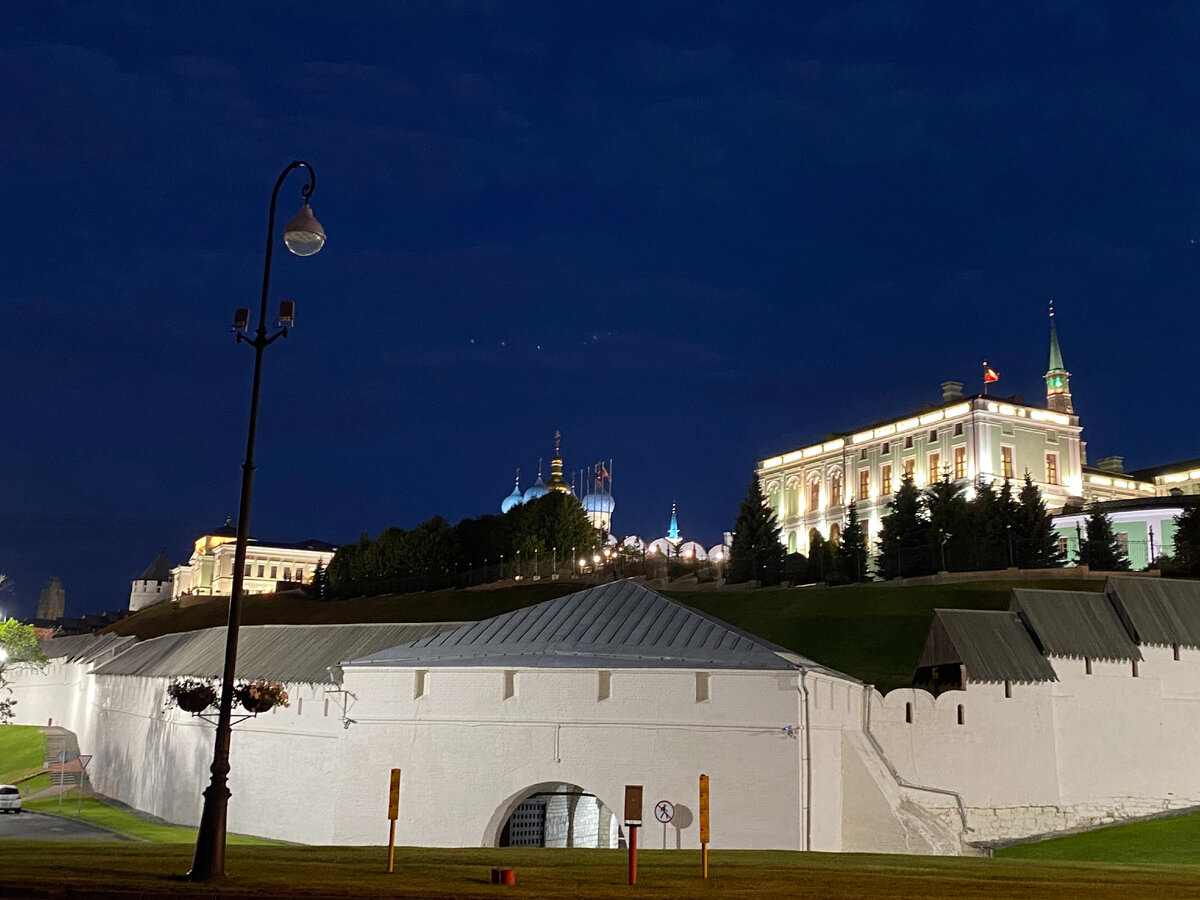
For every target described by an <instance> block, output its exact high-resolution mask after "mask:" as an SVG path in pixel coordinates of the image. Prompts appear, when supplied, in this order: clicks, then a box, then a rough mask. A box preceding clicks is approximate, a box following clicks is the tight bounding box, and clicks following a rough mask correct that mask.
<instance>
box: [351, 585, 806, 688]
mask: <svg viewBox="0 0 1200 900" xmlns="http://www.w3.org/2000/svg"><path fill="white" fill-rule="evenodd" d="M780 654H788V656H789V657H791V659H785V658H784V657H783V656H781V655H780ZM351 664H352V665H363V666H398V667H410V666H521V667H527V668H528V667H542V668H590V667H597V668H616V667H624V668H631V667H636V668H663V667H667V668H706V669H795V668H798V667H799V666H803V665H811V664H810V663H808V661H807V660H804V659H803V658H801V657H797V656H796V655H795V654H793V653H792V652H791V651H789V650H787V649H785V648H783V647H780V646H778V645H777V644H772V643H769V642H768V641H764V640H762V639H760V638H756V637H754V636H753V635H751V634H748V633H747V632H745V631H742V630H740V629H738V628H735V627H734V626H732V625H728V624H726V623H725V622H722V621H721V620H719V619H716V618H714V617H712V616H709V615H707V614H705V613H702V612H700V611H699V610H696V609H692V608H691V607H690V606H685V605H684V604H682V603H679V602H677V601H675V600H670V599H668V598H666V597H664V596H662V595H661V594H657V593H655V592H654V591H651V590H649V589H648V588H645V587H643V586H642V585H640V584H637V583H636V582H633V581H616V582H612V583H610V584H605V585H601V586H598V587H594V588H588V589H587V590H583V591H579V592H578V593H575V594H568V595H567V596H565V597H559V598H558V599H556V600H548V601H546V602H545V603H539V604H537V605H535V606H530V607H526V608H525V609H519V610H516V611H514V612H510V613H505V614H504V615H500V616H496V617H494V618H491V619H485V620H483V621H482V622H475V623H473V624H469V625H463V626H462V627H461V628H457V629H455V630H453V631H447V632H443V633H442V634H438V635H432V636H430V637H426V638H422V639H420V640H416V641H413V642H411V643H408V644H405V645H403V646H398V647H392V648H391V649H388V650H383V651H382V652H379V653H374V654H370V655H364V656H362V657H359V658H357V659H355V660H353V662H352V663H351Z"/></svg>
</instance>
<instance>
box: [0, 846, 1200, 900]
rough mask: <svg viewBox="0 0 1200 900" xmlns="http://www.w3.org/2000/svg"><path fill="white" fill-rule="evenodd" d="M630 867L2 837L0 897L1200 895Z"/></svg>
mask: <svg viewBox="0 0 1200 900" xmlns="http://www.w3.org/2000/svg"><path fill="white" fill-rule="evenodd" d="M626 860H627V856H626V854H625V853H624V852H623V851H618V850H537V849H508V850H482V849H461V850H434V849H415V848H399V849H398V850H397V852H396V870H395V872H393V873H392V874H390V875H389V874H388V873H387V872H386V871H385V868H386V849H385V848H383V847H371V848H332V847H305V848H296V847H240V846H234V847H230V849H229V852H228V855H227V860H226V871H227V873H228V875H229V876H230V877H229V879H228V880H226V881H223V882H216V883H210V884H204V885H191V884H187V883H180V882H178V881H176V880H173V879H174V878H178V876H179V875H181V874H182V873H184V872H186V871H187V869H188V868H189V866H190V863H191V848H190V847H185V846H180V845H178V844H128V843H125V844H122V843H68V842H53V843H50V842H47V843H43V842H35V841H12V840H7V841H5V842H4V852H3V853H0V892H2V891H4V890H6V889H14V888H25V889H27V890H28V889H42V888H50V887H51V886H53V887H54V888H56V889H59V890H61V889H62V888H82V887H87V888H89V889H93V890H96V889H103V888H111V889H119V890H123V891H131V892H132V891H148V892H162V893H164V894H166V893H170V894H171V895H172V896H181V897H186V896H188V895H189V894H191V895H197V894H204V895H207V896H213V895H216V896H220V895H221V894H223V893H231V894H237V895H241V896H248V895H250V894H258V895H260V896H263V897H271V896H280V895H286V896H289V897H345V898H374V897H391V898H444V897H456V898H462V900H474V898H494V897H518V898H530V900H532V898H538V900H577V898H584V897H586V898H589V900H605V898H618V897H620V898H628V897H630V896H639V897H652V898H663V900H665V898H674V897H713V898H747V900H751V898H752V900H768V898H772V900H773V898H776V897H788V898H821V900H828V898H868V897H869V898H878V897H886V898H889V900H910V898H912V900H915V898H926V897H948V898H949V897H953V898H956V900H975V898H1013V897H1020V898H1063V897H1087V898H1095V900H1107V898H1113V900H1116V898H1120V900H1129V898H1131V897H1148V896H1153V895H1161V896H1170V897H1200V868H1197V867H1192V866H1134V865H1122V866H1099V865H1095V864H1087V863H1058V862H1040V861H1027V860H1009V859H1001V860H996V859H948V858H935V857H914V856H868V855H838V854H818V853H787V852H775V851H722V850H714V851H712V852H711V854H710V858H709V873H710V877H709V879H708V881H707V882H705V881H703V880H702V879H701V878H700V854H699V852H698V851H667V852H664V851H657V852H655V851H649V852H646V851H643V852H642V853H641V854H640V857H639V860H638V884H637V887H636V888H630V887H629V886H627V885H626V883H625V878H626ZM493 866H506V867H511V868H513V869H515V870H516V877H517V884H516V887H514V888H501V887H495V886H493V885H491V884H490V883H489V873H490V870H491V868H492V867H493Z"/></svg>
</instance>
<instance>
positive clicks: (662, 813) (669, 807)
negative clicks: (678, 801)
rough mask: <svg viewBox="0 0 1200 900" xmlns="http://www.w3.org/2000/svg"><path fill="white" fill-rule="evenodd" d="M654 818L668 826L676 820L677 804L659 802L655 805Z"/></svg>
mask: <svg viewBox="0 0 1200 900" xmlns="http://www.w3.org/2000/svg"><path fill="white" fill-rule="evenodd" d="M654 818H656V819H658V821H660V822H662V823H663V824H664V825H666V824H667V823H668V822H670V821H671V820H672V819H673V818H675V804H674V803H672V802H671V801H670V800H659V801H658V802H657V803H655V804H654Z"/></svg>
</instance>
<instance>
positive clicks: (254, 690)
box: [233, 681, 289, 713]
mask: <svg viewBox="0 0 1200 900" xmlns="http://www.w3.org/2000/svg"><path fill="white" fill-rule="evenodd" d="M233 698H234V699H235V700H237V702H238V703H240V704H242V708H243V709H245V710H246V712H251V713H262V712H266V711H267V710H269V709H271V707H273V706H276V705H279V706H288V705H289V703H288V695H287V690H286V689H285V688H284V686H283V684H282V683H280V682H278V681H243V682H241V683H239V684H238V685H237V686H236V687H235V688H234V689H233Z"/></svg>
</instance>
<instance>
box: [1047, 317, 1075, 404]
mask: <svg viewBox="0 0 1200 900" xmlns="http://www.w3.org/2000/svg"><path fill="white" fill-rule="evenodd" d="M1046 408H1047V409H1052V410H1054V411H1055V412H1060V413H1066V414H1067V415H1071V414H1073V413H1074V412H1075V408H1074V407H1073V406H1072V405H1071V373H1070V372H1068V371H1067V369H1066V367H1065V366H1064V365H1063V360H1062V350H1060V349H1059V347H1058V331H1057V330H1055V328H1054V301H1053V300H1051V301H1050V368H1049V369H1048V370H1047V372H1046Z"/></svg>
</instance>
